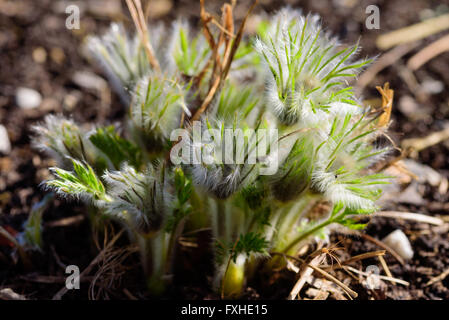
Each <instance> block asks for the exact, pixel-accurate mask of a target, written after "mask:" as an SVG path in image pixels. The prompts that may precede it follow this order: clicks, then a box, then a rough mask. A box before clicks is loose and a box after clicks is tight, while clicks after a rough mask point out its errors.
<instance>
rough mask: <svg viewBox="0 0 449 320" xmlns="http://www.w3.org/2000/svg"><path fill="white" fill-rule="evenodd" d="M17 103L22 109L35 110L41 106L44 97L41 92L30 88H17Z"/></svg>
mask: <svg viewBox="0 0 449 320" xmlns="http://www.w3.org/2000/svg"><path fill="white" fill-rule="evenodd" d="M16 102H17V105H18V106H19V107H20V108H22V109H34V108H37V107H39V106H40V104H41V102H42V96H41V94H40V93H39V92H37V91H36V90H33V89H30V88H17V91H16Z"/></svg>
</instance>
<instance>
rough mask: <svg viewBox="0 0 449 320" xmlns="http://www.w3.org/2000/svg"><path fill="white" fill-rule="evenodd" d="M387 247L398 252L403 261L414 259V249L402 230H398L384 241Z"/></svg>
mask: <svg viewBox="0 0 449 320" xmlns="http://www.w3.org/2000/svg"><path fill="white" fill-rule="evenodd" d="M382 241H383V242H384V243H385V244H386V245H387V246H389V247H390V248H391V249H393V250H394V251H396V252H397V253H398V254H399V255H400V256H401V257H402V258H403V259H405V260H409V259H411V258H412V257H413V249H412V245H411V244H410V241H409V240H408V238H407V236H406V235H405V233H404V232H402V230H400V229H397V230H395V231H393V232H392V233H390V234H389V235H388V236H386V237H385V238H384V239H383V240H382Z"/></svg>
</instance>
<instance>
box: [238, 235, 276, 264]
mask: <svg viewBox="0 0 449 320" xmlns="http://www.w3.org/2000/svg"><path fill="white" fill-rule="evenodd" d="M268 246H269V242H268V241H267V240H265V237H264V236H263V235H262V234H260V233H255V232H248V233H246V234H241V235H240V238H239V240H238V241H237V243H236V244H235V248H234V250H232V252H231V258H232V259H233V261H234V262H235V261H236V259H237V256H238V255H239V254H247V255H250V254H252V253H260V254H263V255H266V254H268V252H267V248H268Z"/></svg>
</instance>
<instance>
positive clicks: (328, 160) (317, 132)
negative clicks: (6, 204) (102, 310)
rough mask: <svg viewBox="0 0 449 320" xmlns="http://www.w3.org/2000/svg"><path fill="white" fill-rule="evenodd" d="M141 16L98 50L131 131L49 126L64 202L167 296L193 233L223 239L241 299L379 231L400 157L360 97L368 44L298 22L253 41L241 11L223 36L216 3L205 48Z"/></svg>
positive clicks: (42, 137)
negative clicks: (77, 207)
mask: <svg viewBox="0 0 449 320" xmlns="http://www.w3.org/2000/svg"><path fill="white" fill-rule="evenodd" d="M128 5H129V7H130V11H131V14H132V16H133V20H134V22H135V24H136V26H137V34H136V36H134V37H130V36H129V35H127V34H126V32H125V31H124V29H123V28H122V27H120V26H118V25H113V26H112V27H111V30H110V31H109V32H108V33H107V34H106V35H105V36H104V37H102V38H95V37H94V38H91V39H90V40H89V41H88V46H89V48H90V50H91V52H92V53H93V55H94V56H95V57H96V58H97V61H99V62H100V63H101V65H102V66H103V67H104V68H105V70H106V72H107V73H108V75H109V77H110V79H111V81H112V82H113V84H114V88H116V90H117V92H118V93H119V94H120V95H121V96H122V98H123V101H130V102H131V103H130V109H129V110H128V113H127V116H126V118H125V119H124V120H123V124H122V125H121V126H120V127H117V126H97V127H95V128H91V129H89V128H86V127H84V126H83V127H80V126H78V125H77V124H75V123H74V122H73V121H72V120H68V119H64V118H61V117H55V116H48V117H47V119H46V122H45V123H44V124H43V125H41V126H37V127H36V128H35V131H36V133H37V134H36V137H35V142H36V144H37V145H38V146H40V147H41V148H42V149H45V150H47V151H50V152H51V153H52V155H54V156H56V157H57V159H58V160H59V162H58V167H57V168H52V169H51V171H52V172H53V174H54V176H55V179H54V180H50V181H46V182H45V185H46V186H47V187H48V188H51V189H53V190H56V192H57V193H58V194H60V195H62V196H64V197H74V198H79V199H81V200H84V201H85V202H87V203H89V204H90V205H93V206H95V207H96V208H97V209H98V214H99V215H102V216H104V217H109V218H111V219H114V220H116V221H118V222H119V223H120V224H122V225H123V228H125V229H126V230H128V233H129V236H130V239H131V240H132V241H135V242H136V243H138V245H139V246H140V248H141V253H142V262H143V266H144V269H145V271H146V273H147V275H148V284H149V287H150V289H151V290H152V292H153V293H155V294H157V293H161V292H163V290H164V287H165V286H166V284H167V279H168V278H169V276H170V275H171V272H172V269H171V265H172V262H173V259H174V255H175V253H176V250H175V249H176V246H177V239H178V237H179V236H180V235H181V234H182V233H183V231H184V229H185V228H187V229H191V230H187V231H194V230H195V228H198V227H209V228H210V229H211V230H212V234H213V239H212V240H211V249H212V250H214V253H215V260H216V275H215V281H214V284H213V285H214V286H215V288H216V289H217V290H218V291H219V292H221V293H222V295H223V296H224V297H238V296H239V295H240V294H241V293H242V290H243V288H244V284H245V281H246V280H247V279H248V278H249V277H251V276H253V275H254V274H255V273H257V271H258V270H261V269H262V266H264V267H263V269H264V270H267V268H268V270H269V268H270V267H279V265H282V264H283V263H284V262H283V259H282V258H280V257H282V254H290V255H294V254H295V253H296V252H297V251H298V249H299V248H300V247H301V246H303V245H304V244H305V243H306V242H308V241H312V240H313V239H314V238H315V237H317V236H323V235H324V236H325V235H326V233H327V232H328V230H329V228H328V227H329V226H331V225H332V224H340V225H343V226H345V227H349V228H362V227H363V225H362V224H359V223H358V222H357V221H358V220H357V219H356V218H357V216H359V215H365V214H370V213H372V212H374V211H375V210H377V207H376V204H375V201H376V199H377V198H378V196H379V195H380V192H381V189H380V188H381V185H382V184H384V183H386V179H387V177H385V176H384V175H382V174H381V173H377V172H376V171H375V170H374V169H373V165H374V164H376V162H378V161H379V160H380V159H381V158H382V157H384V156H385V153H386V152H387V151H388V150H387V148H382V147H379V146H378V144H379V143H376V141H378V140H379V139H378V138H379V136H380V135H382V134H384V133H385V130H386V127H387V125H388V119H387V120H386V121H385V115H384V111H383V110H373V109H371V108H369V107H366V106H363V105H362V103H361V102H360V101H359V100H358V98H357V97H356V96H355V94H354V92H353V89H352V87H351V86H350V85H349V83H350V80H351V79H354V78H355V77H356V76H357V74H358V73H359V72H360V70H361V69H362V68H363V67H364V66H365V65H366V64H367V63H369V60H364V59H362V60H354V57H355V56H356V55H357V53H358V50H359V49H358V46H357V45H355V46H351V47H343V46H341V45H340V44H339V42H338V40H337V39H335V38H334V37H332V36H330V35H329V33H326V32H324V31H323V30H322V27H321V24H320V22H319V18H318V16H314V15H307V16H303V15H302V14H301V12H300V11H296V10H292V9H284V10H281V11H280V12H278V13H277V14H276V15H274V16H273V17H272V18H270V19H265V20H264V21H263V22H261V23H260V25H259V26H258V28H257V30H258V31H257V35H256V36H254V37H246V36H245V37H244V36H243V26H244V24H245V21H246V18H245V19H244V21H243V23H242V25H241V26H240V27H239V28H238V29H237V31H235V30H234V21H233V18H232V5H229V4H225V5H224V6H223V20H222V21H221V22H218V21H215V19H214V18H213V17H212V16H211V15H210V14H209V13H207V12H206V10H205V9H204V7H203V4H202V6H201V20H202V33H200V32H199V33H195V32H194V31H193V29H191V28H190V27H189V26H188V24H187V23H185V22H175V23H174V24H173V26H172V27H168V28H167V27H165V26H163V25H160V26H154V27H153V26H147V25H146V23H145V21H143V20H142V17H141V15H140V14H139V12H140V2H139V1H134V2H133V1H128ZM217 25H219V27H216V26H217ZM379 119H382V121H379ZM267 132H268V134H267ZM273 132H274V133H275V134H274V135H273V134H272V133H273ZM261 133H264V134H261ZM198 137H200V138H198ZM205 217H207V219H204V218H205ZM185 226H186V227H185ZM274 253H276V254H274Z"/></svg>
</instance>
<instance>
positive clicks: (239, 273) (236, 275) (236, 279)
mask: <svg viewBox="0 0 449 320" xmlns="http://www.w3.org/2000/svg"><path fill="white" fill-rule="evenodd" d="M245 266H246V258H245V256H243V255H239V256H238V257H237V259H236V261H235V262H234V261H233V260H232V259H231V258H229V262H228V265H227V267H226V269H225V271H224V274H223V282H222V288H221V290H222V291H221V293H222V298H223V299H230V298H239V297H240V295H241V294H242V291H243V287H244V285H245Z"/></svg>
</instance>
